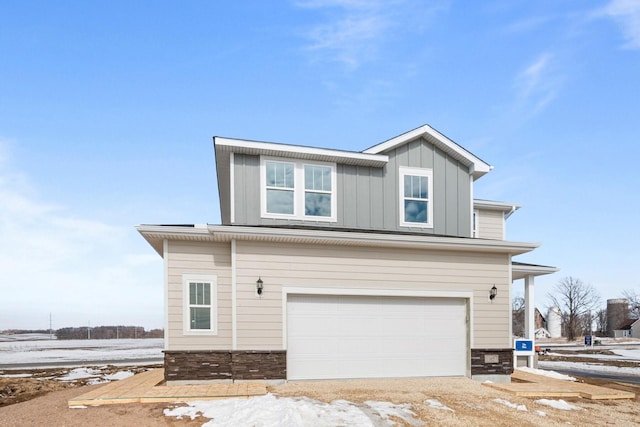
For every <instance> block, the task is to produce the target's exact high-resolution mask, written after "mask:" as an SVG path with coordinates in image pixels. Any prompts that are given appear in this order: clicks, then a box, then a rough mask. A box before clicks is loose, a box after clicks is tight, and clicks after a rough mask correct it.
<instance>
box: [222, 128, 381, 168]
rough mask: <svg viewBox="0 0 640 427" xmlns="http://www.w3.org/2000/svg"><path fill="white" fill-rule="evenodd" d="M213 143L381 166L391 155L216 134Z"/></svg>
mask: <svg viewBox="0 0 640 427" xmlns="http://www.w3.org/2000/svg"><path fill="white" fill-rule="evenodd" d="M213 144H214V147H215V150H216V151H229V152H234V153H241V154H251V155H258V156H274V157H285V158H295V159H303V160H310V161H323V162H332V163H341V164H349V165H355V166H371V167H379V168H381V167H384V165H386V164H387V163H388V162H389V156H386V155H384V154H369V153H361V152H356V151H345V150H332V149H327V148H316V147H306V146H301V145H289V144H277V143H274V142H262V141H249V140H242V139H233V138H225V137H220V136H215V137H214V138H213Z"/></svg>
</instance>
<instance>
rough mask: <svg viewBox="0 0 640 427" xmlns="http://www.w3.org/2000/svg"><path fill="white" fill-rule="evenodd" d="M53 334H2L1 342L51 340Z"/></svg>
mask: <svg viewBox="0 0 640 427" xmlns="http://www.w3.org/2000/svg"><path fill="white" fill-rule="evenodd" d="M51 337H52V335H51V334H39V333H36V334H10V335H8V334H0V342H4V341H13V342H15V341H38V340H50V339H51Z"/></svg>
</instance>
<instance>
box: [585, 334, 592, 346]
mask: <svg viewBox="0 0 640 427" xmlns="http://www.w3.org/2000/svg"><path fill="white" fill-rule="evenodd" d="M592 342H593V341H592V335H585V336H584V345H586V346H589V345H591V343H592Z"/></svg>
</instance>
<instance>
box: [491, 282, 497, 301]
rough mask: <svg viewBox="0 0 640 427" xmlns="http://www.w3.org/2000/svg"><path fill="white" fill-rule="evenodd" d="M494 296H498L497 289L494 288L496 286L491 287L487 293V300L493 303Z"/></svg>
mask: <svg viewBox="0 0 640 427" xmlns="http://www.w3.org/2000/svg"><path fill="white" fill-rule="evenodd" d="M496 295H498V288H496V285H493V287H492V288H491V290H490V291H489V299H490V300H491V301H493V299H494V298H495V297H496Z"/></svg>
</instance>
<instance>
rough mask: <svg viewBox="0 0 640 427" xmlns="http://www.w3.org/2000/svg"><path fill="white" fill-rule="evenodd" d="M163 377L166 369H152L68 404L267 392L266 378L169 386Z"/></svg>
mask: <svg viewBox="0 0 640 427" xmlns="http://www.w3.org/2000/svg"><path fill="white" fill-rule="evenodd" d="M163 379H164V369H153V370H150V371H147V372H143V373H140V374H137V375H134V376H133V377H130V378H127V379H125V380H121V381H114V382H111V383H109V384H105V385H104V386H102V387H99V388H96V389H94V390H91V391H89V392H87V393H84V394H82V395H80V396H78V397H76V398H74V399H71V400H69V406H78V405H110V404H117V403H150V402H186V401H189V400H215V399H227V398H231V397H235V398H248V397H251V396H261V395H264V394H266V393H267V387H266V384H265V383H263V382H247V383H215V384H203V385H183V386H167V385H164V384H163Z"/></svg>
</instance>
